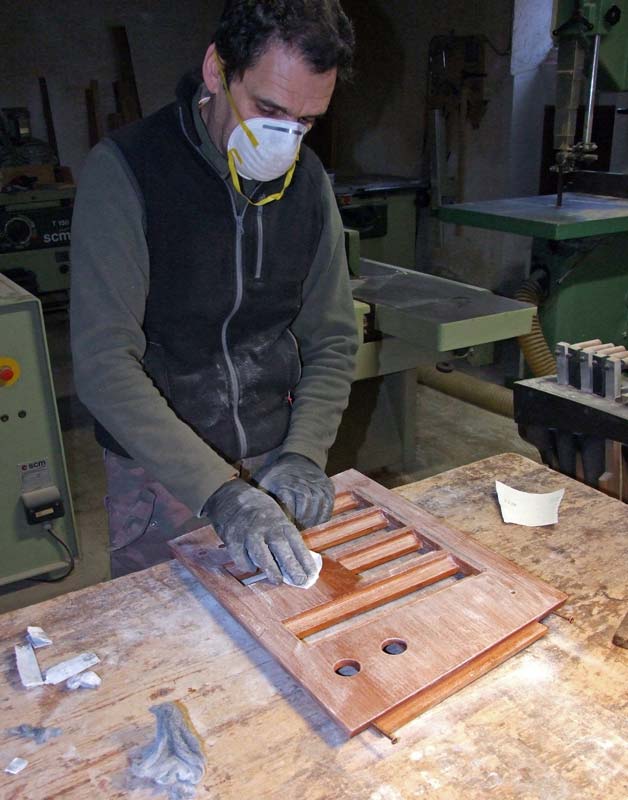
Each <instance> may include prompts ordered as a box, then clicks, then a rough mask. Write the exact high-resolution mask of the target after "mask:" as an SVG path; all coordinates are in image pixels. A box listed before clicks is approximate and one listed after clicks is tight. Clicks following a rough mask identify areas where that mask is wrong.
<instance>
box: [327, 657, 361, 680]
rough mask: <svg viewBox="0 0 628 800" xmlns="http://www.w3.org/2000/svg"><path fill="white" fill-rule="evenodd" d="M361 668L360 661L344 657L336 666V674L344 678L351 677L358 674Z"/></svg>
mask: <svg viewBox="0 0 628 800" xmlns="http://www.w3.org/2000/svg"><path fill="white" fill-rule="evenodd" d="M361 669H362V666H361V664H360V662H359V661H354V660H353V659H352V658H343V659H342V661H338V662H337V664H336V665H335V666H334V672H335V673H336V675H340V676H341V677H343V678H350V677H351V676H352V675H357V674H358V672H359V671H360V670H361Z"/></svg>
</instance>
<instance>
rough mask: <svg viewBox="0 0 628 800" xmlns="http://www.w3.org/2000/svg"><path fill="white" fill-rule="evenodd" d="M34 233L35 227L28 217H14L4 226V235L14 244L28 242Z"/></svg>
mask: <svg viewBox="0 0 628 800" xmlns="http://www.w3.org/2000/svg"><path fill="white" fill-rule="evenodd" d="M32 233H33V227H32V225H31V223H30V220H28V219H26V217H13V218H12V219H10V220H9V221H8V222H7V224H6V225H5V226H4V235H5V236H6V238H7V239H8V240H9V241H10V242H11V243H12V244H18V245H24V244H28V243H29V242H30V239H31V235H32Z"/></svg>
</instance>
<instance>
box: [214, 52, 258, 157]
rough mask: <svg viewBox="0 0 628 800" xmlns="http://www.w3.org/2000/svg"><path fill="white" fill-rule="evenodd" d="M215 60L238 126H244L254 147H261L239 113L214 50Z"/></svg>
mask: <svg viewBox="0 0 628 800" xmlns="http://www.w3.org/2000/svg"><path fill="white" fill-rule="evenodd" d="M214 58H215V59H216V64H217V65H218V72H219V74H220V80H221V81H222V85H223V88H224V90H225V94H226V95H227V100H228V101H229V105H230V106H231V110H232V111H233V113H234V114H235V118H236V119H237V120H238V124H239V125H241V126H242V129H243V130H244V132H245V133H246V135H247V136H248V137H249V141H250V142H251V144H252V145H253V147H259V142H258V141H257V139H256V138H255V134H254V133H253V131H252V130H251V129H250V128H249V126H248V125H247V124H246V122H245V121H244V120H243V119H242V117H241V115H240V112H239V111H238V107H237V106H236V104H235V100H234V99H233V97H232V96H231V92H230V91H229V87H228V86H227V79H226V77H225V73H224V71H223V68H222V64H221V63H220V59H219V58H218V51H217V50H216V49H214Z"/></svg>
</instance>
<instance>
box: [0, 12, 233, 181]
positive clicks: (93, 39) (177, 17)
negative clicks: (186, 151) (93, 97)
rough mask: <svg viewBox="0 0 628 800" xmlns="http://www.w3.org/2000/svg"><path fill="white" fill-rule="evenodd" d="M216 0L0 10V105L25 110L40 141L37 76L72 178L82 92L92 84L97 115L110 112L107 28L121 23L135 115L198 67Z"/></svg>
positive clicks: (83, 140)
mask: <svg viewBox="0 0 628 800" xmlns="http://www.w3.org/2000/svg"><path fill="white" fill-rule="evenodd" d="M221 8H222V2H221V0H210V1H209V2H206V1H203V0H177V1H176V2H172V3H166V2H155V0H101V2H98V3H93V4H89V3H87V4H86V3H84V2H81V0H64V2H62V3H59V2H55V0H28V2H25V3H11V4H9V5H7V6H6V7H5V8H4V9H3V13H2V22H1V24H0V53H2V57H1V58H2V68H1V70H0V107H4V106H27V107H28V108H29V109H30V111H31V117H32V121H33V128H34V135H35V136H37V137H39V138H44V139H45V138H46V130H45V125H44V120H43V116H42V111H41V99H40V93H39V83H38V77H39V76H44V77H45V78H46V80H47V83H48V92H49V94H50V102H51V106H52V113H53V117H54V121H55V129H56V134H57V140H58V144H59V152H60V157H61V161H62V163H63V164H67V165H69V166H70V167H71V168H72V169H73V171H74V175H75V177H78V174H79V173H80V168H81V164H82V162H83V159H84V157H85V155H86V154H87V152H88V149H89V144H88V135H87V115H86V106H85V88H86V87H87V86H88V85H89V82H90V80H92V79H95V80H97V81H98V82H99V84H100V92H101V108H102V110H103V117H105V116H106V114H107V113H110V112H113V111H115V105H114V99H113V91H112V88H111V84H112V82H113V81H114V80H115V79H116V78H117V77H118V76H117V74H116V62H115V54H114V50H113V45H112V41H111V37H110V33H109V28H110V27H112V26H116V25H125V26H126V28H127V34H128V37H129V42H130V47H131V55H132V58H133V65H134V69H135V75H136V80H137V84H138V90H139V94H140V101H141V104H142V111H143V112H144V114H147V113H150V112H151V111H153V110H155V109H157V108H159V107H160V106H161V105H163V104H164V103H167V102H169V101H170V100H171V99H172V97H173V92H174V87H175V85H176V82H177V80H178V78H179V77H180V76H181V74H183V73H184V72H185V71H186V70H188V69H190V68H191V67H194V66H197V65H198V64H200V60H201V58H202V56H203V53H204V51H205V49H206V47H207V44H208V43H209V41H210V38H211V35H212V33H213V29H214V25H215V22H216V20H217V18H218V15H219V13H220V10H221Z"/></svg>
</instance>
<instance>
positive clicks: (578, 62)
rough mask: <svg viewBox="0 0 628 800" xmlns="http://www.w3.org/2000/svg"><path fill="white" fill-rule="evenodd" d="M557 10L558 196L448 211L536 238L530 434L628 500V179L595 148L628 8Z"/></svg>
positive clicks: (617, 70)
mask: <svg viewBox="0 0 628 800" xmlns="http://www.w3.org/2000/svg"><path fill="white" fill-rule="evenodd" d="M555 9H556V13H555V22H554V26H555V27H554V30H553V36H554V40H555V42H556V43H557V45H558V64H557V82H556V113H555V125H554V150H555V153H556V158H555V164H554V166H553V167H552V171H553V172H555V173H556V175H557V191H556V194H554V195H542V196H537V197H522V198H514V199H505V200H491V201H487V202H478V203H462V204H458V205H452V206H442V207H441V208H439V209H438V212H437V214H438V217H439V218H440V219H441V220H443V221H445V222H451V223H455V224H457V225H471V226H475V227H480V228H486V229H490V230H497V231H505V232H508V233H515V234H520V235H522V236H529V237H532V239H533V246H532V261H531V274H530V280H529V281H528V282H527V284H526V286H525V287H524V288H523V289H522V292H521V293H518V294H517V296H519V297H521V296H522V294H524V295H525V294H526V293H527V297H528V299H530V300H531V301H532V302H534V303H535V305H538V317H539V321H540V324H541V329H542V334H541V335H540V337H539V336H537V334H534V343H533V345H534V349H532V348H530V350H529V352H526V343H524V342H522V348H523V349H524V352H525V353H526V360H527V361H528V364H529V367H530V369H531V372H532V373H533V374H534V376H535V377H534V378H532V379H530V380H526V381H520V382H519V383H517V384H516V385H515V393H514V406H515V419H516V421H517V422H518V423H519V430H520V432H521V434H522V436H523V437H524V438H526V439H527V440H528V441H530V442H532V443H533V444H535V445H536V446H537V447H538V449H539V451H540V453H541V455H542V457H543V460H544V461H545V463H548V464H550V465H551V466H552V467H554V468H557V469H560V470H561V471H562V472H565V473H566V474H569V475H572V476H574V477H582V478H583V479H584V480H585V481H586V482H587V483H590V484H591V485H593V486H597V487H598V488H601V489H603V490H605V491H609V493H612V494H614V495H615V496H618V497H623V499H625V500H628V487H627V486H626V483H625V481H624V480H623V475H625V474H626V472H627V470H628V412H627V409H628V382H627V381H626V378H625V371H626V367H627V366H628V359H626V358H625V354H626V346H627V345H628V261H627V259H628V174H620V173H608V172H602V171H598V170H596V169H595V166H596V161H597V152H596V151H597V146H596V144H595V142H594V141H593V140H592V131H593V116H594V113H595V99H596V93H597V90H598V89H602V90H605V91H610V92H621V91H626V90H628V2H627V1H626V0H622V1H621V2H616V3H613V2H610V0H594V1H593V2H587V0H558V2H557V3H556V6H555ZM581 108H583V110H584V114H583V128H582V136H581V137H577V136H576V131H577V129H576V120H577V115H578V112H579V110H580V109H581ZM616 113H617V114H626V113H628V109H625V108H616ZM543 336H544V338H545V340H546V344H547V347H546V346H545V343H544V342H543ZM531 338H533V337H531ZM587 345H589V346H588V347H587ZM597 348H601V349H597ZM618 351H619V352H618ZM613 354H615V355H613ZM554 356H555V357H554ZM622 370H623V371H624V376H623V377H622ZM572 373H573V374H572ZM596 382H597V383H598V384H599V386H597V388H596V385H595V384H596ZM622 484H623V485H622ZM613 485H614V488H613Z"/></svg>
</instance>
